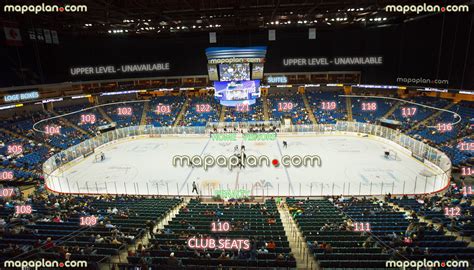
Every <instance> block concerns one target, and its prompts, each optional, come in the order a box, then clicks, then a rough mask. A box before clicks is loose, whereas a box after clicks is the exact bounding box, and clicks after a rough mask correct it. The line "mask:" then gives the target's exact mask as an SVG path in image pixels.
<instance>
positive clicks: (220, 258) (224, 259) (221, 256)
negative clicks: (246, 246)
mask: <svg viewBox="0 0 474 270" xmlns="http://www.w3.org/2000/svg"><path fill="white" fill-rule="evenodd" d="M229 259H230V258H229V256H227V255H226V254H225V252H222V253H221V255H219V257H217V260H218V261H227V260H229Z"/></svg>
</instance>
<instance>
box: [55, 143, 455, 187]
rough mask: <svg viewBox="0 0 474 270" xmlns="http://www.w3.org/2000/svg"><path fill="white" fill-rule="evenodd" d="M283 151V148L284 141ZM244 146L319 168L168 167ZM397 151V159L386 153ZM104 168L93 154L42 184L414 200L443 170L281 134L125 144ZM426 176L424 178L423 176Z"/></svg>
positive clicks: (376, 149) (400, 154) (380, 148)
mask: <svg viewBox="0 0 474 270" xmlns="http://www.w3.org/2000/svg"><path fill="white" fill-rule="evenodd" d="M283 140H285V141H287V142H288V148H287V149H284V148H283V147H282V141H283ZM242 143H243V144H245V146H246V154H247V155H255V156H258V155H267V156H268V157H269V158H270V159H271V160H272V159H274V158H276V159H280V158H281V156H282V155H290V156H291V155H301V156H304V155H319V156H320V158H321V160H322V166H321V167H317V166H316V167H299V168H296V167H284V166H278V167H274V166H273V165H270V166H269V167H266V166H264V167H258V168H250V167H248V166H247V167H246V168H245V169H238V168H234V169H233V170H232V171H230V170H228V169H227V168H220V167H216V166H215V167H212V168H209V169H208V170H207V171H205V170H204V169H203V168H192V167H179V166H178V167H173V166H172V157H173V156H174V155H189V156H193V155H214V156H218V155H224V156H230V155H232V154H233V153H234V146H235V145H236V144H239V145H240V144H242ZM385 150H391V151H395V152H397V160H394V159H387V158H385V157H384V151H385ZM99 151H102V152H104V153H105V156H106V159H105V160H104V161H103V162H100V163H96V162H94V156H93V155H91V156H89V157H87V158H85V159H82V158H81V159H80V160H78V161H75V162H72V163H70V164H68V165H65V166H64V167H63V168H61V169H60V170H56V171H55V172H54V173H53V174H52V176H50V177H48V178H47V184H48V187H49V188H50V189H52V190H54V191H59V192H65V193H111V194H144V195H148V194H150V195H156V194H160V195H191V190H192V182H193V181H196V183H197V184H198V186H199V192H200V193H201V195H203V196H209V195H210V194H214V193H215V191H216V190H234V189H245V190H249V191H250V192H251V194H252V195H257V196H261V195H265V196H310V195H312V196H316V195H340V194H344V195H376V194H386V193H389V192H390V193H392V194H402V193H403V194H415V193H416V194H418V193H427V192H433V191H437V190H440V189H442V188H443V187H444V186H445V185H446V182H445V181H443V180H442V177H441V176H434V175H439V174H440V173H441V170H439V171H438V170H436V169H435V168H430V167H429V166H427V165H425V164H423V163H422V162H420V161H418V160H416V159H414V158H413V157H411V156H410V155H409V154H408V153H406V151H404V150H403V149H402V148H401V147H400V148H399V146H394V145H393V144H390V143H388V141H384V139H380V138H379V139H376V138H375V137H372V136H369V137H362V136H356V135H355V134H352V135H351V134H348V135H341V134H334V135H301V136H291V135H281V134H279V135H278V139H277V140H276V141H265V142H264V141H258V142H255V141H253V142H250V141H245V142H243V141H242V140H239V141H236V142H219V141H212V140H210V138H209V137H204V136H202V137H196V136H193V137H190V136H187V137H186V136H181V137H176V136H175V137H162V138H148V137H142V138H136V139H125V140H122V141H118V142H114V143H111V144H108V145H106V146H104V147H102V148H101V149H100V150H99ZM427 176H429V177H427Z"/></svg>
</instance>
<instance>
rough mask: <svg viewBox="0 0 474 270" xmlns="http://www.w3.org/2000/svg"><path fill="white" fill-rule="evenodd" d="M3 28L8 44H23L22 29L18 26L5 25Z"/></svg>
mask: <svg viewBox="0 0 474 270" xmlns="http://www.w3.org/2000/svg"><path fill="white" fill-rule="evenodd" d="M3 30H4V31H5V41H6V43H7V45H13V46H21V45H22V42H21V35H20V29H19V28H17V27H11V26H4V27H3Z"/></svg>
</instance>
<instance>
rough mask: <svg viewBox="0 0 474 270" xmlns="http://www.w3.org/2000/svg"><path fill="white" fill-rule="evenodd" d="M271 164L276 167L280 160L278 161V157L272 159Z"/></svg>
mask: <svg viewBox="0 0 474 270" xmlns="http://www.w3.org/2000/svg"><path fill="white" fill-rule="evenodd" d="M272 164H273V166H275V167H278V165H279V164H280V162H278V159H274V160H272Z"/></svg>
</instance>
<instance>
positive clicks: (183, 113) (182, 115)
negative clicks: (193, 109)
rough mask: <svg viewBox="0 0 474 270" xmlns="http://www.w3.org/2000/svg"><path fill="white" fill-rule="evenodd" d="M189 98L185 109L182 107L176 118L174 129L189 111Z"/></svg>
mask: <svg viewBox="0 0 474 270" xmlns="http://www.w3.org/2000/svg"><path fill="white" fill-rule="evenodd" d="M189 101H190V99H189V98H186V101H185V102H184V104H183V107H181V111H179V114H178V116H176V120H175V121H174V123H173V127H176V126H178V124H179V122H181V119H183V117H184V115H185V114H186V111H187V110H188V107H189Z"/></svg>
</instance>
